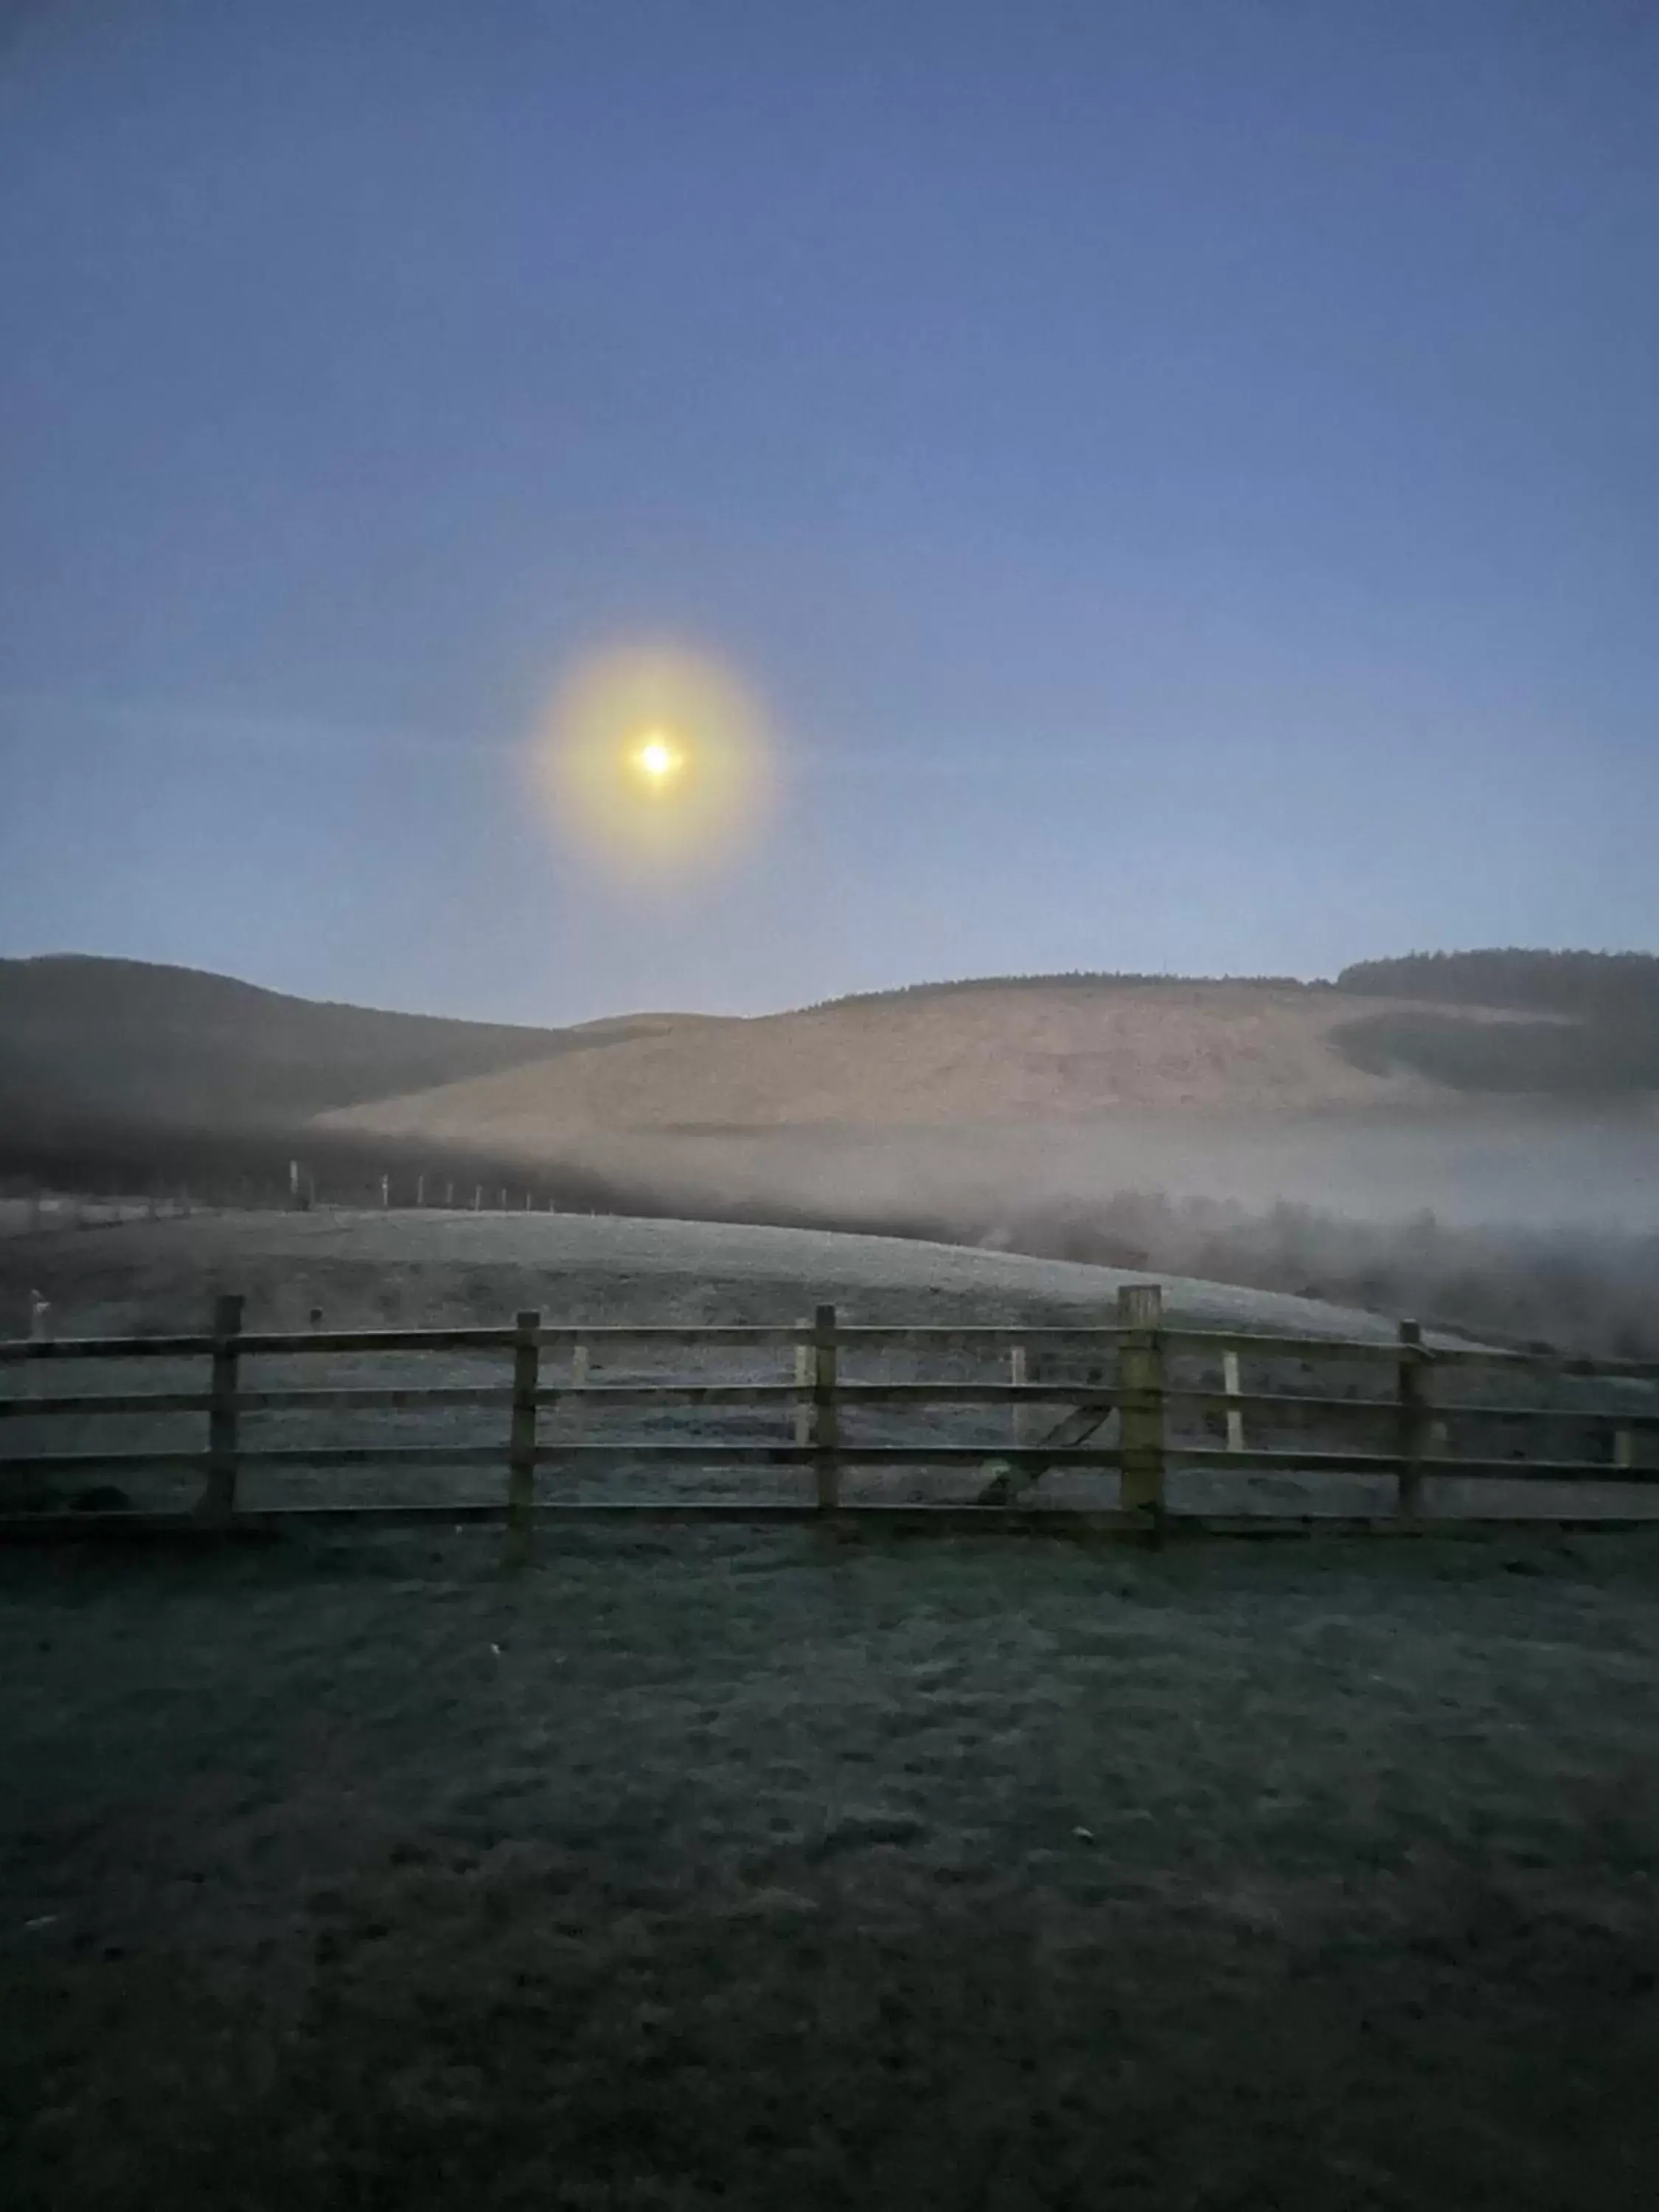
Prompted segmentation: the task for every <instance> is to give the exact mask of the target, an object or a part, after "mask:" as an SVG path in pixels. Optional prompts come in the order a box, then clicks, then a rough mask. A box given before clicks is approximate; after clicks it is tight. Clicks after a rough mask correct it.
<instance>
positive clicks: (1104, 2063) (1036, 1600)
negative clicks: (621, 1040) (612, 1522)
mask: <svg viewBox="0 0 1659 2212" xmlns="http://www.w3.org/2000/svg"><path fill="white" fill-rule="evenodd" d="M1656 1600H1659V1546H1656V1544H1655V1542H1654V1541H1651V1540H1649V1539H1647V1538H1642V1539H1632V1538H1630V1537H1622V1538H1613V1537H1605V1536H1599V1537H1596V1538H1595V1539H1593V1540H1591V1539H1576V1540H1573V1541H1571V1542H1566V1543H1561V1542H1551V1541H1549V1540H1547V1539H1545V1538H1542V1537H1528V1538H1526V1539H1524V1540H1517V1539H1511V1538H1502V1537H1498V1538H1493V1539H1491V1540H1487V1541H1483V1542H1481V1543H1480V1544H1479V1545H1474V1544H1469V1545H1463V1546H1458V1545H1455V1544H1453V1543H1451V1542H1450V1541H1442V1542H1440V1543H1437V1544H1428V1543H1425V1544H1423V1545H1421V1546H1417V1547H1399V1548H1392V1547H1388V1546H1386V1545H1384V1544H1381V1543H1377V1542H1373V1543H1371V1544H1370V1545H1364V1544H1352V1545H1341V1544H1338V1543H1336V1542H1331V1543H1323V1542H1322V1543H1319V1544H1316V1545H1306V1546H1304V1545H1301V1544H1295V1543H1286V1544H1283V1545H1272V1546H1264V1545H1257V1544H1251V1545H1248V1546H1243V1545H1241V1546H1236V1547H1228V1546H1226V1545H1224V1544H1220V1543H1214V1544H1209V1545H1205V1546H1197V1547H1192V1548H1189V1549H1183V1550H1182V1551H1179V1552H1176V1553H1165V1554H1164V1555H1162V1556H1149V1555H1141V1554H1130V1553H1121V1552H1115V1551H1110V1550H1107V1551H1099V1552H1092V1553H1091V1552H1085V1551H1083V1550H1079V1549H1074V1548H1072V1547H1067V1546H1065V1545H1062V1544H1060V1543H1057V1542H1040V1541H1034V1540H1028V1541H1024V1542H1019V1541H1003V1540H983V1541H980V1542H977V1543H975V1542H972V1541H967V1542H957V1543H951V1544H945V1543H937V1542H935V1543H926V1544H911V1545H902V1544H901V1545H896V1546H893V1547H886V1546H877V1545H869V1546H865V1545H842V1546H840V1547H834V1546H831V1545H830V1544H829V1540H826V1539H814V1538H812V1537H808V1536H801V1535H797V1534H793V1533H791V1534H786V1535H779V1536H757V1537H753V1538H748V1537H744V1536H742V1535H739V1534H736V1533H727V1532H721V1533H720V1534H703V1533H702V1532H700V1531H689V1530H688V1531H673V1532H670V1533H667V1534H661V1535H659V1536H652V1537H644V1536H640V1537H635V1536H622V1535H617V1534H612V1533H611V1532H592V1533H586V1534H584V1533H580V1532H574V1533H572V1534H569V1535H568V1536H567V1537H565V1538H564V1539H563V1541H562V1549H561V1551H560V1553H559V1554H558V1555H557V1556H556V1557H552V1558H544V1559H542V1561H541V1562H540V1563H539V1564H538V1565H536V1566H535V1567H534V1568H532V1570H531V1571H529V1572H528V1573H527V1574H526V1575H524V1576H522V1577H520V1578H518V1579H516V1580H513V1579H509V1578H507V1577H503V1576H501V1573H500V1572H499V1571H498V1569H497V1566H496V1540H495V1536H494V1535H493V1534H483V1535H480V1536H478V1537H476V1538H475V1537H471V1536H451V1535H448V1534H445V1535H444V1536H443V1537H442V1538H441V1540H434V1539H431V1538H425V1537H422V1538H420V1539H415V1538H407V1539H405V1538H395V1539H386V1540H375V1539H373V1538H371V1537H369V1536H368V1535H367V1534H358V1535H356V1536H354V1537H352V1538H351V1539H350V1540H349V1541H342V1542H341V1543H340V1544H339V1546H338V1547H337V1548H328V1549H321V1548H317V1549H311V1550H302V1549H298V1548H295V1547H289V1548H287V1549H284V1550H283V1551H282V1552H281V1553H274V1554H273V1553H261V1554H250V1553H246V1552H244V1553H222V1554H211V1553H191V1554H188V1555H182V1554H181V1555H179V1556H176V1557H172V1558H155V1557H148V1558H141V1557H139V1556H137V1555H133V1554H126V1555H115V1556H103V1557H99V1556H94V1555H91V1554H82V1555H80V1556H73V1557H71V1556H70V1555H67V1554H64V1555H53V1554H36V1555H30V1554H11V1555H9V1556H5V1557H3V1558H0V1670H3V1681H4V1685H5V1689H4V1696H3V1699H0V1772H3V1777H4V1781H3V1801H0V1802H3V1812H0V1823H3V1826H0V1866H3V1874H0V2069H3V2089H0V2130H3V2134H0V2197H3V2200H4V2202H5V2203H7V2204H8V2205H9V2206H10V2207H13V2208H17V2212H22V2208H26V2207H27V2208H33V2207H36V2206H47V2205H50V2206H52V2207H54V2208H59V2212H81V2208H83V2207H85V2208H90V2207H94V2206H96V2207H99V2208H118V2207H125V2206H134V2207H137V2206H146V2207H148V2206H167V2207H169V2208H190V2207H194V2206H197V2205H209V2204H211V2205H214V2206H216V2207H226V2208H238V2207H248V2208H255V2207H258V2208H264V2207H268V2206H269V2207H277V2206H280V2207H283V2208H284V2212H289V2208H294V2212H299V2208H301V2207H307V2208H309V2207H315V2208H319V2212H329V2209H330V2208H334V2207H340V2208H345V2207H352V2208H368V2207H372V2208H380V2207H386V2208H393V2207H398V2208H420V2207H425V2206H428V2205H434V2206H435V2205H456V2206H467V2207H481V2208H491V2207H496V2206H515V2207H516V2206H526V2207H528V2206H542V2207H548V2206H550V2207H560V2208H563V2207H569V2208H578V2207H580V2208H584V2212H586V2208H601V2207H603V2208H607V2212H610V2209H611V2208H617V2209H618V2212H619V2209H620V2208H629V2212H636V2208H653V2212H655V2208H694V2207H695V2208H699V2212H701V2208H703V2207H710V2206H715V2205H720V2206H737V2207H743V2208H749V2207H755V2208H760V2207H767V2208H773V2207H788V2208H814V2207H820V2206H822V2207H830V2206H834V2207H842V2206H847V2207H854V2206H857V2207H871V2206H874V2207H885V2206H889V2205H893V2206H906V2207H910V2206H916V2207H941V2208H951V2212H956V2208H970V2207H971V2208H975V2212H979V2208H983V2212H1024V2208H1027V2207H1036V2206H1055V2207H1062V2206H1063V2207H1079V2208H1082V2207H1089V2208H1097V2207H1111V2208H1141V2207H1146V2208H1148V2209H1149V2212H1150V2208H1153V2207H1157V2208H1159V2212H1169V2208H1206V2212H1208V2209H1209V2208H1215V2212H1220V2208H1244V2207H1257V2206H1273V2207H1285V2208H1291V2207H1296V2208H1302V2207H1310V2208H1324V2207H1330V2208H1340V2212H1357V2209H1358V2208H1371V2207H1376V2208H1382V2207H1390V2208H1392V2207H1407V2206H1413V2207H1416V2206H1422V2207H1433V2208H1436V2212H1439V2208H1446V2212H1452V2208H1457V2212H1476V2209H1477V2208H1481V2207H1486V2206H1491V2207H1493V2208H1500V2207H1501V2208H1503V2212H1530V2209H1531V2208H1534V2207H1540V2208H1541V2207H1551V2208H1560V2212H1581V2208H1588V2207H1601V2206H1607V2207H1631V2208H1635V2207H1638V2206H1640V2207H1643V2208H1647V2207H1650V2205H1651V2204H1652V2203H1654V2202H1655V2201H1656V2190H1659V2183H1656V2179H1655V2177H1656V2172H1659V2100H1656V2097H1655V2094H1654V2085H1655V2082H1656V2081H1659V1911H1656V1898H1655V1881H1654V1870H1655V1866H1656V1860H1659V1764H1656V1744H1659V1608H1656Z"/></svg>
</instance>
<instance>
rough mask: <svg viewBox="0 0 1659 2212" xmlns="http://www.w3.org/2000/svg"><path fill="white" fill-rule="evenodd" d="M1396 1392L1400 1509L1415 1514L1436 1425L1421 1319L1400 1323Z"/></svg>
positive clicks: (1420, 1503) (1421, 1497)
mask: <svg viewBox="0 0 1659 2212" xmlns="http://www.w3.org/2000/svg"><path fill="white" fill-rule="evenodd" d="M1396 1395H1397V1396H1398V1399H1399V1403H1400V1419H1399V1427H1400V1435H1399V1444H1398V1449H1399V1454H1400V1488H1399V1495H1398V1499H1397V1505H1396V1510H1398V1511H1399V1512H1400V1513H1401V1515H1402V1516H1406V1517H1407V1518H1411V1517H1414V1516H1416V1515H1417V1514H1418V1513H1419V1512H1420V1511H1421V1510H1422V1506H1423V1461H1424V1459H1425V1456H1426V1455H1427V1453H1428V1449H1429V1443H1430V1432H1431V1428H1432V1423H1431V1419H1430V1417H1429V1402H1428V1389H1427V1386H1426V1377H1425V1373H1424V1353H1423V1325H1422V1323H1421V1322H1415V1321H1402V1322H1401V1324H1400V1367H1399V1382H1398V1385H1397V1394H1396Z"/></svg>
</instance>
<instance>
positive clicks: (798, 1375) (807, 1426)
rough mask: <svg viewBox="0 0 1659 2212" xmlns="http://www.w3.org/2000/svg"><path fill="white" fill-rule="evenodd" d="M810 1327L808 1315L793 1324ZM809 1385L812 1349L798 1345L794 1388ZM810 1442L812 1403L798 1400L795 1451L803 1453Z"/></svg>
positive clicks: (801, 1316) (808, 1400)
mask: <svg viewBox="0 0 1659 2212" xmlns="http://www.w3.org/2000/svg"><path fill="white" fill-rule="evenodd" d="M811 1326H812V1321H811V1315H810V1314H802V1315H800V1316H799V1318H798V1319H797V1320H796V1322H795V1327H796V1328H811ZM811 1384H812V1347H811V1345H810V1344H798V1345H797V1346H795V1387H796V1389H799V1390H807V1389H811ZM811 1441H812V1403H811V1399H809V1398H799V1399H797V1400H796V1401H795V1446H796V1449H798V1450H799V1451H805V1449H806V1447H807V1445H808V1444H810V1443H811Z"/></svg>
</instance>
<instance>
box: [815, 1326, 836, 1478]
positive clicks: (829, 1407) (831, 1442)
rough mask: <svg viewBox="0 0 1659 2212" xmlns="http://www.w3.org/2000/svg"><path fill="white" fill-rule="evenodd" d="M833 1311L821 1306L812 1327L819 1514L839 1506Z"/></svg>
mask: <svg viewBox="0 0 1659 2212" xmlns="http://www.w3.org/2000/svg"><path fill="white" fill-rule="evenodd" d="M840 1442H841V1417H840V1413H839V1410H838V1408H837V1407H836V1309H835V1308H834V1306H820V1307H819V1308H818V1310H817V1315H816V1316H815V1318H814V1321H813V1325H812V1445H813V1449H814V1450H815V1451H816V1452H817V1459H816V1461H815V1462H814V1463H813V1464H814V1468H815V1470H816V1472H817V1486H818V1510H819V1512H820V1513H833V1512H834V1511H835V1510H836V1507H837V1506H838V1505H839V1504H840V1503H841V1462H840V1460H839V1458H838V1457H837V1455H836V1447H837V1446H838V1444H839V1443H840Z"/></svg>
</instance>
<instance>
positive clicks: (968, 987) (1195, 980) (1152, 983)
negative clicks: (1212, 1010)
mask: <svg viewBox="0 0 1659 2212" xmlns="http://www.w3.org/2000/svg"><path fill="white" fill-rule="evenodd" d="M1180 984H1185V985H1188V987H1194V986H1200V985H1201V986H1206V987H1207V986H1212V985H1216V984H1238V985H1243V984H1249V985H1252V986H1254V987H1257V988H1266V987H1271V988H1272V989H1273V990H1277V991H1328V990H1330V989H1331V988H1332V986H1331V985H1330V984H1329V983H1327V982H1324V981H1320V980H1318V979H1316V980H1315V981H1312V982H1310V981H1308V980H1307V978H1306V977H1304V976H1301V975H1140V974H1137V973H1136V972H1134V971H1133V970H1132V969H1113V968H1068V969H1064V970H1062V971H1060V973H1058V974H1054V975H964V976H963V977H960V978H959V979H957V981H950V982H943V983H895V984H893V985H892V986H891V987H890V988H889V989H887V990H884V991H844V992H842V994H841V996H840V997H839V998H836V999H815V1000H812V1002H811V1004H810V1005H809V1006H803V1007H802V1008H801V1009H800V1010H799V1011H800V1012H803V1013H809V1014H821V1013H823V1012H827V1011H828V1010H829V1008H830V1007H832V1006H878V1005H880V1004H882V1003H883V1002H884V1001H886V1000H915V999H943V998H948V997H951V995H953V994H956V993H958V992H965V991H1010V990H1034V991H1035V990H1044V991H1054V990H1078V991H1123V990H1137V989H1164V990H1167V989H1168V988H1170V987H1171V986H1172V985H1180Z"/></svg>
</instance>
